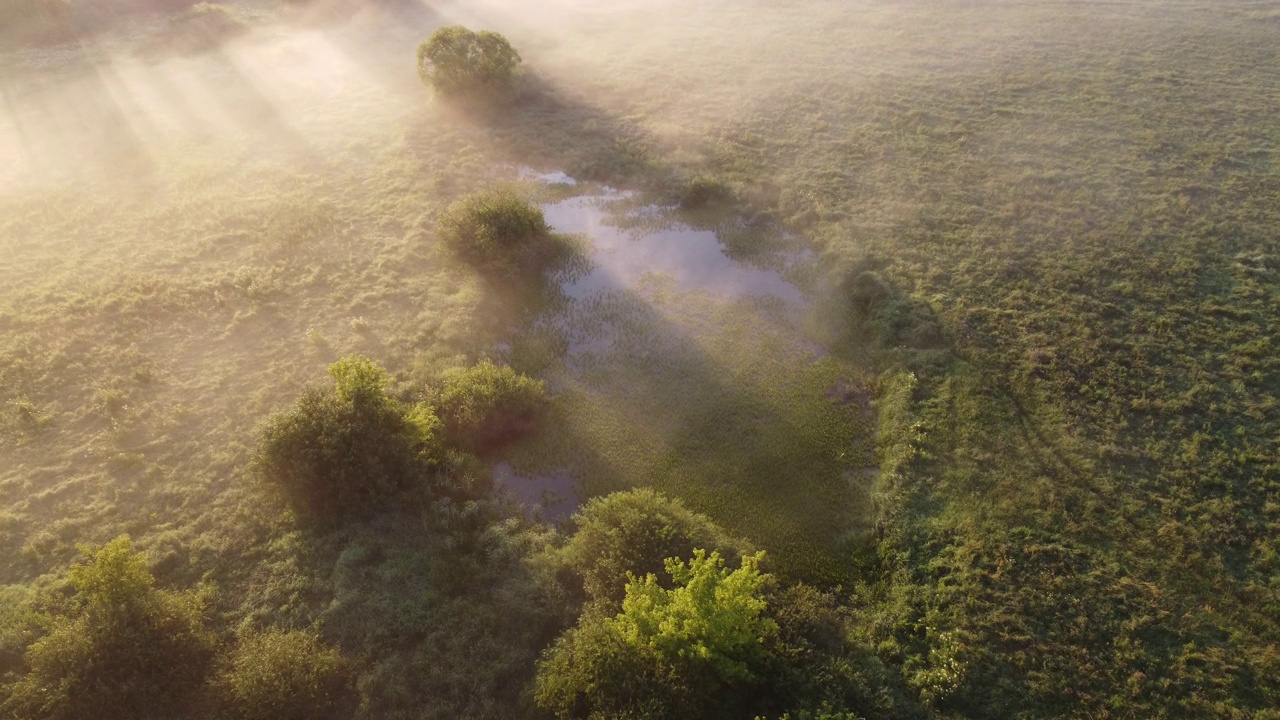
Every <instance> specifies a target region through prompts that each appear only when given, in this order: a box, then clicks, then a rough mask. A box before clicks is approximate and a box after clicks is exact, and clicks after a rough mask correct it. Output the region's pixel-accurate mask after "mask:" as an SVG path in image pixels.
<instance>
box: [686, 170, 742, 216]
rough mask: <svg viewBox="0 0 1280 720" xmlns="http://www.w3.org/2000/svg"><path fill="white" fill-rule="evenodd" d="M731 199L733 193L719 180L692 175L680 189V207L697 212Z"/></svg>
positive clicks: (706, 176) (707, 176)
mask: <svg viewBox="0 0 1280 720" xmlns="http://www.w3.org/2000/svg"><path fill="white" fill-rule="evenodd" d="M732 197H733V191H732V190H730V189H729V186H728V185H726V184H725V183H724V181H723V180H721V179H720V178H717V177H712V176H709V175H694V176H693V177H692V178H690V179H689V180H688V182H686V183H685V184H684V186H683V187H682V188H681V189H680V207H682V208H684V209H685V210H698V209H701V208H705V207H709V206H711V205H717V204H720V203H724V202H726V201H728V200H729V199H731V198H732Z"/></svg>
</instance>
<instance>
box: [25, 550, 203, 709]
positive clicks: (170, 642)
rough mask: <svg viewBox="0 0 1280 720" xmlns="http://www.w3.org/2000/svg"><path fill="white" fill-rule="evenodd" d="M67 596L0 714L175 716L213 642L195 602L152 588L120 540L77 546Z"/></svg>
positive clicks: (183, 705)
mask: <svg viewBox="0 0 1280 720" xmlns="http://www.w3.org/2000/svg"><path fill="white" fill-rule="evenodd" d="M84 551H85V553H86V554H87V555H88V558H87V561H86V562H84V563H82V564H80V565H77V566H76V567H73V568H72V569H71V573H70V577H69V580H70V584H71V586H72V587H74V588H75V594H74V595H73V596H72V597H71V599H70V601H69V602H68V603H67V604H66V606H65V607H63V608H62V609H61V610H60V611H59V612H57V613H55V614H54V615H53V616H52V617H51V618H50V619H49V621H48V627H47V634H46V635H45V636H44V637H42V638H40V639H39V640H37V641H36V642H34V643H33V644H32V645H31V646H30V647H29V648H28V649H27V653H26V663H27V666H28V668H29V669H30V670H29V672H28V673H27V674H26V675H25V676H23V677H22V678H21V679H19V680H18V681H17V683H16V684H15V685H14V686H13V687H12V688H11V689H10V695H9V698H8V700H7V701H6V703H5V705H4V706H3V707H0V715H3V716H4V717H11V718H17V719H19V720H81V719H82V718H98V719H100V720H145V719H147V718H159V717H178V716H181V715H182V713H183V712H184V711H185V710H186V708H187V706H188V705H189V703H190V702H191V699H192V697H193V693H194V691H195V690H196V689H197V688H198V687H199V686H200V684H201V683H202V682H203V680H204V677H205V673H206V671H207V669H208V667H209V664H210V662H211V660H212V658H213V648H214V638H213V635H212V633H210V632H209V631H208V630H207V629H206V628H205V627H204V620H203V617H202V614H203V611H202V607H201V603H200V600H199V598H198V597H197V596H195V595H194V594H191V593H176V592H168V591H164V590H158V589H156V588H155V587H154V585H155V578H154V577H153V576H152V575H151V572H150V571H149V570H147V566H146V562H145V559H144V558H143V557H142V556H141V555H139V554H138V553H135V552H134V551H133V546H132V543H131V542H130V540H129V538H128V537H127V536H121V537H119V538H116V539H115V540H113V541H111V542H109V543H107V544H106V545H104V546H102V547H101V548H98V549H96V550H94V549H84Z"/></svg>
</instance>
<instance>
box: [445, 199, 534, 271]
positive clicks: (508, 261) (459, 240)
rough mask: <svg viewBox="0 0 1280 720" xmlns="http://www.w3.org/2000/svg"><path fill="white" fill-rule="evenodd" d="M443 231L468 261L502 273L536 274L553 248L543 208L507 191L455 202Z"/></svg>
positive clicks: (455, 249)
mask: <svg viewBox="0 0 1280 720" xmlns="http://www.w3.org/2000/svg"><path fill="white" fill-rule="evenodd" d="M439 234H440V239H441V240H442V241H443V242H444V243H445V244H446V245H447V246H449V248H450V249H452V250H453V252H455V253H456V254H457V255H458V256H459V257H461V258H462V259H463V260H465V261H466V262H468V263H469V264H471V265H472V266H474V267H475V268H476V269H478V270H480V271H481V272H484V273H486V274H490V275H496V276H505V277H515V276H519V275H522V274H536V273H538V272H540V271H541V270H542V266H543V264H544V263H545V261H546V259H547V257H548V254H549V252H550V250H551V246H550V242H549V241H550V239H551V230H550V228H548V227H547V221H546V219H545V218H544V217H543V214H542V210H541V209H539V208H538V207H536V206H534V205H530V204H529V203H528V202H525V201H524V200H522V199H520V198H519V197H517V196H516V194H515V193H513V192H511V191H510V190H506V189H499V190H488V191H484V192H478V193H473V194H471V195H467V196H466V197H463V198H461V199H459V200H458V201H456V202H454V203H453V204H452V205H450V206H449V207H448V209H446V210H445V212H444V214H443V215H442V216H441V217H440V223H439Z"/></svg>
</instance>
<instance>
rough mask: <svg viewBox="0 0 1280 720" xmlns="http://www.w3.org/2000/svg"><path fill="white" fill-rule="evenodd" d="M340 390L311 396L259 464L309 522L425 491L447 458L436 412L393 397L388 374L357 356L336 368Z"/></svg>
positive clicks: (274, 425)
mask: <svg viewBox="0 0 1280 720" xmlns="http://www.w3.org/2000/svg"><path fill="white" fill-rule="evenodd" d="M329 374H330V375H332V376H333V379H334V383H335V387H334V389H333V390H332V391H329V392H325V391H322V390H319V389H316V388H312V389H308V390H306V391H305V392H303V394H302V397H300V398H299V399H298V401H297V404H296V405H295V406H294V408H293V409H292V410H290V411H287V412H282V413H278V414H276V415H274V416H272V417H271V418H270V419H269V420H268V421H267V423H266V425H265V427H264V428H263V429H262V431H261V435H260V438H259V441H258V448H257V452H256V455H255V464H256V466H257V468H258V470H259V472H260V473H261V474H262V475H263V476H264V477H265V478H266V479H268V480H270V481H271V482H273V483H275V484H276V485H277V486H278V487H279V488H280V489H281V490H282V491H283V492H284V494H285V496H286V498H287V499H288V500H289V502H290V504H291V505H292V506H293V508H294V510H295V511H296V512H297V513H298V514H299V515H300V516H302V517H304V518H308V519H311V520H316V521H320V522H325V521H330V520H334V519H337V518H339V517H342V516H345V515H349V514H360V513H363V512H366V511H369V510H371V509H373V508H376V507H378V506H380V505H383V504H385V503H387V502H388V501H390V500H392V499H393V498H395V497H396V496H397V495H398V494H399V493H401V492H402V491H406V490H410V489H414V488H421V487H425V486H426V484H427V483H428V481H429V480H430V478H431V476H432V474H433V467H434V464H435V461H436V458H437V457H438V455H439V448H438V443H437V439H436V435H437V429H438V426H439V423H438V421H437V420H436V418H435V416H434V413H433V412H432V410H431V408H429V407H427V406H425V405H420V406H416V407H408V408H407V407H405V406H403V405H402V404H400V403H398V402H396V401H395V400H393V399H392V398H390V397H389V396H388V395H387V393H386V388H385V385H386V372H385V371H384V370H383V369H382V368H381V367H380V366H379V365H377V364H376V363H374V362H373V361H371V360H368V359H366V358H363V357H359V356H353V357H348V358H344V359H342V360H339V361H337V362H335V363H333V364H332V365H331V366H330V367H329Z"/></svg>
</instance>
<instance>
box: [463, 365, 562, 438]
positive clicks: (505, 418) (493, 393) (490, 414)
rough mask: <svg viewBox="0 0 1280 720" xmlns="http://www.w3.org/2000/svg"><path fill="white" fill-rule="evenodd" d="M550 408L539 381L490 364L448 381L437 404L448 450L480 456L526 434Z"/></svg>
mask: <svg viewBox="0 0 1280 720" xmlns="http://www.w3.org/2000/svg"><path fill="white" fill-rule="evenodd" d="M546 405H547V393H546V390H545V388H544V387H543V385H542V382H541V381H540V380H534V379H533V378H530V377H527V376H525V375H521V374H520V373H518V372H516V371H515V370H513V369H511V368H510V367H508V366H506V365H495V364H493V363H492V362H490V361H488V360H484V361H481V362H480V363H478V364H476V365H474V366H472V367H469V368H466V369H465V370H456V371H454V372H452V373H450V374H449V375H447V376H446V377H445V378H444V383H443V387H442V388H441V390H440V393H439V399H438V407H439V411H440V418H441V420H442V421H443V423H444V430H445V437H446V438H447V440H448V442H449V444H450V445H453V446H455V447H458V448H461V449H464V450H467V451H469V452H473V453H477V454H480V455H484V454H487V453H489V452H491V451H493V450H496V449H498V448H500V447H502V446H503V445H504V444H506V443H508V442H510V441H512V440H514V439H516V438H518V437H519V436H521V435H523V434H524V433H525V432H527V431H528V430H529V429H530V428H531V427H532V426H533V424H534V422H535V421H536V420H537V419H538V416H539V415H541V413H542V411H543V410H544V409H545V408H546Z"/></svg>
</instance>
